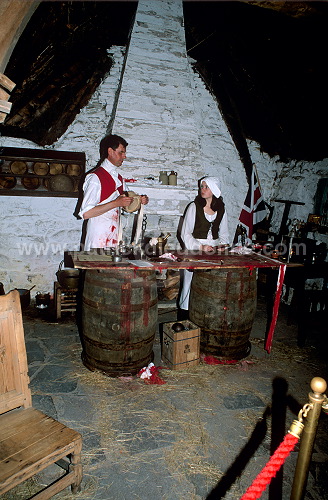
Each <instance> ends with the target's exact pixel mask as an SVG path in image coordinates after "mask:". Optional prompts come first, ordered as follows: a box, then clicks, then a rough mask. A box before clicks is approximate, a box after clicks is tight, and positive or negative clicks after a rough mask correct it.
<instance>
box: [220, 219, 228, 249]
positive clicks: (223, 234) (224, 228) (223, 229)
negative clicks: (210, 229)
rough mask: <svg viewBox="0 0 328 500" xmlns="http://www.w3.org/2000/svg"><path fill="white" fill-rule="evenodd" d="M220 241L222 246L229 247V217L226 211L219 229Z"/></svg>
mask: <svg viewBox="0 0 328 500" xmlns="http://www.w3.org/2000/svg"><path fill="white" fill-rule="evenodd" d="M219 241H220V244H221V245H229V244H230V241H229V230H228V217H227V212H226V211H225V212H224V214H223V217H222V220H221V224H220V228H219Z"/></svg>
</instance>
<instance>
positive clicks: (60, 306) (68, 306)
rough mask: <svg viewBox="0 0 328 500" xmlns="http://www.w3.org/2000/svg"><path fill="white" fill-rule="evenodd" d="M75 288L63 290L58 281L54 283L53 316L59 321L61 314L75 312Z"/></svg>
mask: <svg viewBox="0 0 328 500" xmlns="http://www.w3.org/2000/svg"><path fill="white" fill-rule="evenodd" d="M77 292H78V289H77V288H70V289H68V288H67V289H66V288H63V287H62V286H61V285H60V284H59V283H58V281H55V283H54V300H55V316H56V319H60V318H61V315H62V313H63V312H76V305H77Z"/></svg>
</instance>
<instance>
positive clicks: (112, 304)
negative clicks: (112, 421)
mask: <svg viewBox="0 0 328 500" xmlns="http://www.w3.org/2000/svg"><path fill="white" fill-rule="evenodd" d="M157 303H158V298H157V284H156V274H155V271H150V270H135V269H131V270H130V269H128V270H121V269H120V270H117V269H108V270H107V269H106V270H103V269H100V270H87V271H86V273H85V281H84V288H83V300H82V345H83V352H82V361H83V363H84V364H85V366H86V367H87V368H89V370H92V371H94V370H99V371H101V372H104V373H106V374H107V375H109V376H112V377H115V376H118V375H135V374H136V373H138V371H139V370H140V369H141V368H143V367H144V366H147V365H148V364H149V363H150V362H151V361H152V360H153V357H154V355H153V343H154V338H155V334H156V331H157V318H158V314H157Z"/></svg>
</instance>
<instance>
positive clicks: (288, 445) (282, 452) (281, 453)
mask: <svg viewBox="0 0 328 500" xmlns="http://www.w3.org/2000/svg"><path fill="white" fill-rule="evenodd" d="M297 441H298V437H295V436H293V434H290V433H288V434H286V436H285V437H284V440H283V442H282V443H280V445H279V446H278V448H277V449H276V451H275V452H274V454H273V455H272V457H271V458H270V460H269V461H268V463H267V464H266V466H265V467H264V468H263V469H262V471H261V472H260V473H259V474H258V476H256V478H255V479H254V481H253V483H252V484H251V486H250V487H249V488H248V489H247V491H246V493H244V495H243V496H242V497H241V499H240V500H255V499H256V498H260V496H261V495H262V493H263V491H264V490H265V488H266V487H267V485H268V484H269V483H270V482H271V479H272V478H273V477H275V475H276V474H277V472H278V470H279V469H280V467H281V466H282V465H283V463H284V461H285V460H286V458H287V457H288V455H289V454H290V452H291V451H293V449H294V447H295V445H296V443H297Z"/></svg>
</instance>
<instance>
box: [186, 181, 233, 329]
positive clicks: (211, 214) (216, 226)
mask: <svg viewBox="0 0 328 500" xmlns="http://www.w3.org/2000/svg"><path fill="white" fill-rule="evenodd" d="M181 239H182V241H183V243H184V245H185V248H186V249H187V250H199V251H201V252H210V253H214V252H216V251H218V249H219V247H220V245H223V246H224V245H229V232H228V222H227V214H226V211H225V207H224V203H223V200H222V196H221V190H220V187H219V181H218V179H217V178H216V177H204V178H203V179H201V181H200V190H199V194H198V195H197V196H196V198H195V200H194V201H193V202H192V203H191V204H190V205H189V206H188V208H187V211H186V213H185V217H184V221H183V224H182V229H181ZM192 276H193V273H192V271H188V270H184V271H183V282H182V290H181V294H180V298H179V313H178V319H179V320H182V319H187V318H188V309H189V295H190V285H191V280H192Z"/></svg>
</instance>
